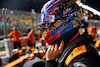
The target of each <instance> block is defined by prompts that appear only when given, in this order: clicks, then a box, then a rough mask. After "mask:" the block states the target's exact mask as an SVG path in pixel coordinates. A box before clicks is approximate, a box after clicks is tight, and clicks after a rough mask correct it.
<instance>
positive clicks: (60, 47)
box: [59, 41, 64, 51]
mask: <svg viewBox="0 0 100 67" xmlns="http://www.w3.org/2000/svg"><path fill="white" fill-rule="evenodd" d="M63 46H64V41H61V43H60V46H59V51H61V50H62V48H63Z"/></svg>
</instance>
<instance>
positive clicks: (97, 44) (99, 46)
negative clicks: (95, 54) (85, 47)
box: [95, 38, 100, 51]
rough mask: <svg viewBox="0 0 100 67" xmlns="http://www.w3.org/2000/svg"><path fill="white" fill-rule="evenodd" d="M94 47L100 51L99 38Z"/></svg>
mask: <svg viewBox="0 0 100 67" xmlns="http://www.w3.org/2000/svg"><path fill="white" fill-rule="evenodd" d="M95 48H96V49H97V51H100V38H99V40H97V41H96V44H95Z"/></svg>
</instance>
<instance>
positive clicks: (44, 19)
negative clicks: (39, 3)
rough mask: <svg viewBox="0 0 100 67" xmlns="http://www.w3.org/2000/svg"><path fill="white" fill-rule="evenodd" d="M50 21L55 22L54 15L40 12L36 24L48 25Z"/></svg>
mask: <svg viewBox="0 0 100 67" xmlns="http://www.w3.org/2000/svg"><path fill="white" fill-rule="evenodd" d="M52 22H55V15H50V14H40V15H39V17H38V20H37V23H36V25H37V26H40V27H49V26H50V25H51V23H52Z"/></svg>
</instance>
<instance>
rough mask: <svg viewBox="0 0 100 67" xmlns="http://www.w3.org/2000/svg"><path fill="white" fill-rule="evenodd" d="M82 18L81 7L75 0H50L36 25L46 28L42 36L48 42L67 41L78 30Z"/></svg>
mask: <svg viewBox="0 0 100 67" xmlns="http://www.w3.org/2000/svg"><path fill="white" fill-rule="evenodd" d="M81 19H82V13H81V9H80V7H79V6H78V5H77V4H76V2H75V0H50V1H48V2H47V3H46V4H45V5H44V6H43V8H42V10H41V14H40V15H39V16H38V20H37V23H36V25H37V26H39V27H43V28H44V31H43V32H42V38H43V39H44V40H45V41H46V43H48V44H55V43H58V42H60V41H61V40H65V41H66V43H67V42H68V41H69V40H70V39H72V38H73V37H74V36H75V34H76V33H77V32H78V29H79V28H80V25H81Z"/></svg>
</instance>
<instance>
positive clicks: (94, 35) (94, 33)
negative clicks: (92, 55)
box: [92, 25, 98, 43]
mask: <svg viewBox="0 0 100 67" xmlns="http://www.w3.org/2000/svg"><path fill="white" fill-rule="evenodd" d="M92 36H93V37H94V40H93V41H94V42H95V43H96V37H97V36H98V34H97V28H96V26H95V25H93V27H92Z"/></svg>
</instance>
